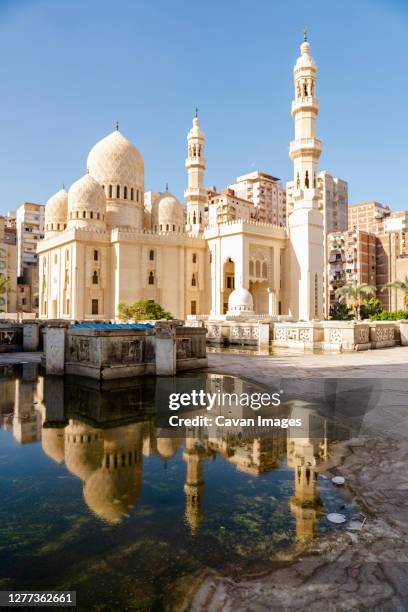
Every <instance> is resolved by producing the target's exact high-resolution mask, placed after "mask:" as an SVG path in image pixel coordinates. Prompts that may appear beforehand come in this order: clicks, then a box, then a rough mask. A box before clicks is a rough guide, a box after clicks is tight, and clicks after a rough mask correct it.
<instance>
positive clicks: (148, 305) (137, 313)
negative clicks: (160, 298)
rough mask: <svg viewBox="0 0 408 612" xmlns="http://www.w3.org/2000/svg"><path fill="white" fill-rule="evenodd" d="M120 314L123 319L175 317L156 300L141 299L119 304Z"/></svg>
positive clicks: (137, 319)
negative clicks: (131, 302)
mask: <svg viewBox="0 0 408 612" xmlns="http://www.w3.org/2000/svg"><path fill="white" fill-rule="evenodd" d="M118 314H119V319H121V320H122V321H130V320H133V321H143V320H156V321H157V320H159V319H173V316H172V315H171V314H170V313H169V312H167V310H164V309H163V308H162V307H161V306H160V304H157V303H156V302H155V301H154V300H140V301H139V302H134V303H133V304H119V306H118Z"/></svg>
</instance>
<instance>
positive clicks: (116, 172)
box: [87, 130, 144, 198]
mask: <svg viewBox="0 0 408 612" xmlns="http://www.w3.org/2000/svg"><path fill="white" fill-rule="evenodd" d="M87 167H88V169H89V173H90V174H91V176H93V177H94V178H95V179H96V180H97V181H98V182H99V183H100V184H101V185H114V186H115V185H120V186H127V187H128V188H132V187H136V188H141V189H143V183H144V162H143V157H142V156H141V154H140V153H139V151H138V150H137V149H136V147H135V146H134V145H133V144H132V143H131V142H129V140H127V138H125V137H124V136H123V134H121V133H120V132H119V130H115V131H114V132H112V133H111V134H109V135H108V136H106V137H105V138H102V140H100V141H99V142H97V143H96V145H94V146H93V147H92V149H91V150H90V152H89V155H88V162H87ZM115 194H116V191H115V189H114V190H113V193H112V196H113V198H114V197H116V195H115Z"/></svg>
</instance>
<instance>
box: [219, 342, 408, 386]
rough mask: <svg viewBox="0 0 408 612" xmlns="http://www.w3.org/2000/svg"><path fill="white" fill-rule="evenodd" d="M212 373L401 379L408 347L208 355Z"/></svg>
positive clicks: (405, 370)
mask: <svg viewBox="0 0 408 612" xmlns="http://www.w3.org/2000/svg"><path fill="white" fill-rule="evenodd" d="M208 364H209V370H210V371H212V372H218V373H226V374H227V373H228V374H232V375H234V376H242V377H243V378H250V379H253V380H257V379H258V378H259V375H260V374H261V375H262V380H264V379H265V377H268V376H272V377H277V376H282V377H284V378H293V377H297V378H299V377H301V378H310V377H319V378H320V377H333V378H339V377H347V378H351V377H353V378H355V377H358V378H377V377H387V378H399V377H401V378H402V377H404V376H408V347H407V346H396V347H393V348H386V349H376V350H373V351H361V352H354V353H341V354H325V355H313V354H303V353H302V354H292V355H273V356H269V355H256V354H253V355H251V354H250V353H249V354H248V353H247V354H245V353H242V354H234V353H231V352H219V353H218V352H217V353H212V352H210V353H209V354H208Z"/></svg>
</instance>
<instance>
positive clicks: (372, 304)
mask: <svg viewBox="0 0 408 612" xmlns="http://www.w3.org/2000/svg"><path fill="white" fill-rule="evenodd" d="M382 311H383V305H382V302H380V300H379V299H378V298H376V297H372V298H370V299H369V300H365V301H364V302H363V303H362V304H361V307H360V316H361V318H362V319H369V318H370V317H374V316H376V315H378V314H380V312H382Z"/></svg>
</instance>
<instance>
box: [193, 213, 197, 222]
mask: <svg viewBox="0 0 408 612" xmlns="http://www.w3.org/2000/svg"><path fill="white" fill-rule="evenodd" d="M196 223H197V217H196V214H195V211H194V212H193V225H195V224H196Z"/></svg>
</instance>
